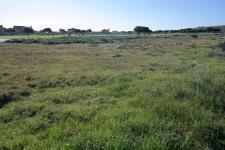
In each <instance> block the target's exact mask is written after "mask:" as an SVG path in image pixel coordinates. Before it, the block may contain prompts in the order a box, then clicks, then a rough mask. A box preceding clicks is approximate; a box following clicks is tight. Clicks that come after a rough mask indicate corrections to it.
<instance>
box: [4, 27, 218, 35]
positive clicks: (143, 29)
mask: <svg viewBox="0 0 225 150" xmlns="http://www.w3.org/2000/svg"><path fill="white" fill-rule="evenodd" d="M91 32H92V30H91V29H88V30H81V29H76V28H70V29H68V30H65V29H59V31H58V32H54V31H53V30H52V29H51V28H44V29H43V30H40V31H35V30H34V29H33V28H32V27H24V29H23V32H22V33H20V34H34V33H40V34H51V33H60V34H68V35H71V34H75V33H77V34H85V33H91ZM101 32H102V33H110V30H109V29H103V30H102V31H101ZM220 32H222V31H221V29H220V28H213V27H207V28H195V29H193V28H187V29H180V30H157V31H152V30H150V29H149V27H145V26H136V27H135V28H134V30H133V31H129V32H127V33H137V34H138V35H139V34H150V33H220ZM4 33H6V34H17V33H16V30H15V29H14V28H4ZM121 33H125V31H122V32H121Z"/></svg>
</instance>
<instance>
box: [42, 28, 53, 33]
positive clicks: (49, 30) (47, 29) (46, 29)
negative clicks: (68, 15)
mask: <svg viewBox="0 0 225 150" xmlns="http://www.w3.org/2000/svg"><path fill="white" fill-rule="evenodd" d="M41 32H44V33H52V29H51V28H45V29H43V30H42V31H41Z"/></svg>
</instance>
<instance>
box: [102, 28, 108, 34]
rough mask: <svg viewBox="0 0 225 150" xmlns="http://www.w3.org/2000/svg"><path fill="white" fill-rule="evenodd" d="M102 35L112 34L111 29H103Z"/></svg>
mask: <svg viewBox="0 0 225 150" xmlns="http://www.w3.org/2000/svg"><path fill="white" fill-rule="evenodd" d="M102 33H110V30H109V29H103V30H102Z"/></svg>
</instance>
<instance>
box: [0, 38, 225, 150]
mask: <svg viewBox="0 0 225 150" xmlns="http://www.w3.org/2000/svg"><path fill="white" fill-rule="evenodd" d="M79 38H83V39H85V41H87V40H90V39H89V38H87V37H79ZM102 38H106V37H104V36H103V37H101V36H100V37H93V40H99V39H102ZM107 38H108V39H107V40H112V41H113V42H108V43H107V44H106V43H105V42H104V43H99V44H96V43H94V44H91V42H84V43H86V44H84V43H83V44H69V45H68V44H58V45H43V44H42V43H41V44H38V43H36V44H23V43H22V44H21V43H20V44H15V43H1V44H0V56H1V57H0V63H1V65H0V70H1V72H0V79H1V80H0V135H1V136H0V149H215V150H217V149H223V148H224V147H225V140H224V139H225V118H224V114H225V99H224V97H225V76H224V74H225V67H224V65H225V59H224V55H210V54H211V53H212V52H214V51H218V49H217V45H218V43H219V42H222V41H223V40H224V37H219V36H216V35H198V38H195V39H193V38H192V37H191V36H190V35H177V36H174V35H166V36H163V35H160V36H155V35H154V36H149V37H142V36H140V37H138V38H133V37H126V38H125V37H111V36H109V37H107ZM49 39H51V40H52V38H50V37H49ZM56 39H57V40H58V39H60V37H59V38H58V37H57V38H56ZM72 39H73V38H72ZM115 39H116V40H115ZM91 40H92V38H91Z"/></svg>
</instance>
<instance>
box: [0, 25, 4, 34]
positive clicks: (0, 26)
mask: <svg viewBox="0 0 225 150" xmlns="http://www.w3.org/2000/svg"><path fill="white" fill-rule="evenodd" d="M0 34H4V27H3V26H2V25H0Z"/></svg>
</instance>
